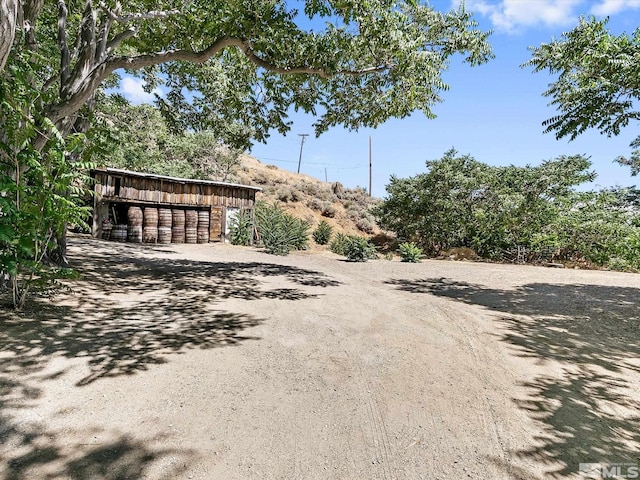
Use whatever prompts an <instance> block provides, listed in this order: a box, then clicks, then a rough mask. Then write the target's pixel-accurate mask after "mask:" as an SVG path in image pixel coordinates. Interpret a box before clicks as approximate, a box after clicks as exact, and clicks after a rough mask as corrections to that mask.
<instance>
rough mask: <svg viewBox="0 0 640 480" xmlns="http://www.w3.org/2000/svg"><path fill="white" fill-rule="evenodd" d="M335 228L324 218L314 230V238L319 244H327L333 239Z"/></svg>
mask: <svg viewBox="0 0 640 480" xmlns="http://www.w3.org/2000/svg"><path fill="white" fill-rule="evenodd" d="M332 233H333V228H331V225H329V224H328V223H327V222H326V221H325V220H322V221H321V222H320V223H319V224H318V226H317V227H316V229H315V230H314V232H313V240H314V241H315V242H316V243H317V244H318V245H326V244H327V243H329V240H330V239H331V234H332Z"/></svg>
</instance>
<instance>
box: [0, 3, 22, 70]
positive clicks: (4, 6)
mask: <svg viewBox="0 0 640 480" xmlns="http://www.w3.org/2000/svg"><path fill="white" fill-rule="evenodd" d="M18 1H19V0H3V1H0V72H1V71H2V70H3V69H4V65H5V63H7V58H8V57H9V52H10V51H11V47H12V46H13V40H14V39H15V36H16V25H17V23H18Z"/></svg>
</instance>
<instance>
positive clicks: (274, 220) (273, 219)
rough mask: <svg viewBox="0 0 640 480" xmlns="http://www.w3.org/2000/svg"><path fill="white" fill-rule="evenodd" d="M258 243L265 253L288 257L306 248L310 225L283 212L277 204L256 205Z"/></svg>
mask: <svg viewBox="0 0 640 480" xmlns="http://www.w3.org/2000/svg"><path fill="white" fill-rule="evenodd" d="M256 220H257V227H258V233H259V236H260V242H261V243H262V245H263V246H264V248H265V250H266V252H267V253H271V254H273V255H288V254H289V253H290V252H291V250H304V249H306V248H307V247H308V242H309V228H310V224H309V222H307V221H306V220H301V219H299V218H296V217H294V216H292V215H289V214H288V213H286V212H284V211H283V210H282V209H281V208H280V207H279V206H278V205H277V204H271V205H268V204H266V203H265V202H258V203H257V204H256Z"/></svg>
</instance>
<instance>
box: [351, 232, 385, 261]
mask: <svg viewBox="0 0 640 480" xmlns="http://www.w3.org/2000/svg"><path fill="white" fill-rule="evenodd" d="M344 254H345V255H346V257H347V258H348V259H349V260H350V261H352V262H366V261H367V260H369V259H372V258H376V256H377V255H376V247H375V246H374V245H372V244H371V242H369V240H368V239H366V238H364V237H349V239H348V241H347V245H346V250H345V253H344Z"/></svg>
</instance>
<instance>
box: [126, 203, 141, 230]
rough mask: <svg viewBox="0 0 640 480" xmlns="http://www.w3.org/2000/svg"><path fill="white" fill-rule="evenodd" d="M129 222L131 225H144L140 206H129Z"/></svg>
mask: <svg viewBox="0 0 640 480" xmlns="http://www.w3.org/2000/svg"><path fill="white" fill-rule="evenodd" d="M127 224H128V225H129V226H130V227H142V209H141V208H140V207H129V209H128V210H127Z"/></svg>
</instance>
